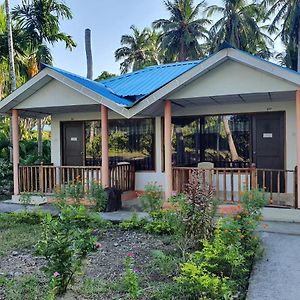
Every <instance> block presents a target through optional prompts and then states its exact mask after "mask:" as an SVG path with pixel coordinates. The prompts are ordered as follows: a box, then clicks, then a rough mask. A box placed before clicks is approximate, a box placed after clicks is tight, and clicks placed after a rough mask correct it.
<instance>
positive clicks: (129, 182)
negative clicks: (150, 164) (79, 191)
mask: <svg viewBox="0 0 300 300" xmlns="http://www.w3.org/2000/svg"><path fill="white" fill-rule="evenodd" d="M76 181H77V182H78V181H79V182H81V183H82V185H83V186H84V190H85V191H86V192H88V191H89V189H90V187H91V185H92V184H99V185H101V167H92V166H60V167H57V166H46V165H39V166H19V188H20V192H21V193H22V192H28V193H39V194H53V193H55V191H56V190H57V189H58V188H59V187H61V186H62V185H65V184H72V183H74V182H76ZM110 183H111V187H116V188H118V189H121V190H122V191H130V190H134V188H135V171H134V166H132V165H130V164H123V165H116V166H114V167H111V168H110Z"/></svg>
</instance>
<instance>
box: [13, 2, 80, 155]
mask: <svg viewBox="0 0 300 300" xmlns="http://www.w3.org/2000/svg"><path fill="white" fill-rule="evenodd" d="M13 18H14V20H15V22H16V25H17V26H18V27H19V28H20V29H21V30H22V31H23V32H24V33H25V35H26V36H27V37H28V41H29V44H28V47H27V49H26V50H27V51H26V55H25V59H26V60H27V65H28V69H27V74H28V77H29V78H32V77H33V76H34V75H35V74H36V73H37V72H38V70H39V65H40V63H41V62H45V63H48V64H51V63H52V55H51V52H50V49H49V47H48V44H50V45H53V44H55V43H56V42H60V41H62V42H64V43H65V45H66V48H68V49H69V50H72V49H73V48H74V47H75V46H76V44H75V42H74V41H73V39H72V38H71V36H69V35H67V34H65V33H63V32H61V31H60V20H63V19H72V13H71V10H70V8H69V7H68V6H67V5H65V4H64V3H63V2H61V1H59V0H24V1H22V4H21V5H17V6H16V7H15V8H14V9H13ZM37 125H38V152H39V153H38V154H39V155H42V121H41V120H40V119H39V120H37Z"/></svg>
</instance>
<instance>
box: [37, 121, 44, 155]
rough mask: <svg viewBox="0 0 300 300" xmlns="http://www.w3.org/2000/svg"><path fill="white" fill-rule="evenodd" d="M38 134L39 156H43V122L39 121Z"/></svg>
mask: <svg viewBox="0 0 300 300" xmlns="http://www.w3.org/2000/svg"><path fill="white" fill-rule="evenodd" d="M37 134H38V156H40V157H41V156H43V131H42V120H41V119H38V120H37Z"/></svg>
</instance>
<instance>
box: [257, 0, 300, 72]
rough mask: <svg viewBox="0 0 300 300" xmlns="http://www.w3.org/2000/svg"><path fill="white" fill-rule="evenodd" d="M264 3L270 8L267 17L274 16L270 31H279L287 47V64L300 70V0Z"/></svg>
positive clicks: (271, 0)
mask: <svg viewBox="0 0 300 300" xmlns="http://www.w3.org/2000/svg"><path fill="white" fill-rule="evenodd" d="M262 5H263V7H267V8H268V12H267V14H266V19H268V18H271V17H272V16H273V20H272V22H271V24H270V25H269V32H270V33H271V34H274V33H278V35H277V36H280V37H281V40H282V42H283V44H284V45H285V47H286V53H285V55H284V62H285V64H286V65H287V67H290V68H292V69H294V70H298V72H300V46H299V44H300V1H299V0H264V1H263V2H262ZM278 26H280V28H278Z"/></svg>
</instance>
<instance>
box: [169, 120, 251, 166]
mask: <svg viewBox="0 0 300 300" xmlns="http://www.w3.org/2000/svg"><path fill="white" fill-rule="evenodd" d="M172 122H173V137H172V144H173V164H174V165H175V166H197V164H198V163H199V162H201V161H210V162H213V163H214V165H215V167H245V166H248V165H249V162H250V116H249V115H225V116H204V117H188V118H187V117H176V118H173V120H172Z"/></svg>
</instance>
